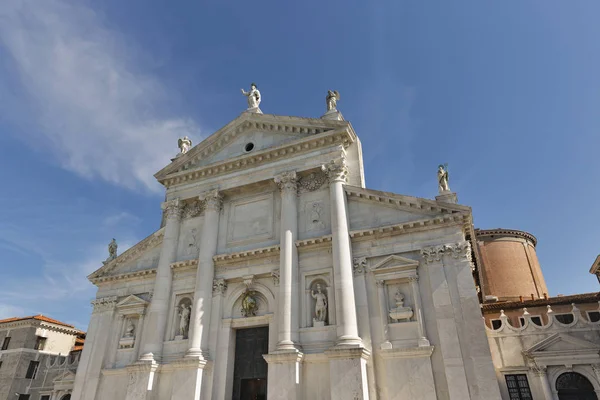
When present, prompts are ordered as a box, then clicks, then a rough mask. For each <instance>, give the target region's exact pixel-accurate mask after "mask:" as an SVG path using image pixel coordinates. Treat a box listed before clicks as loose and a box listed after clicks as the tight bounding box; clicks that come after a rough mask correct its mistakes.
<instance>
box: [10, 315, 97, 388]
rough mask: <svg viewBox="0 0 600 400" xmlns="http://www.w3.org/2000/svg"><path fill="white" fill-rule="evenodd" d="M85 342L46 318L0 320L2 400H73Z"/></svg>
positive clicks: (70, 328)
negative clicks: (76, 375)
mask: <svg viewBox="0 0 600 400" xmlns="http://www.w3.org/2000/svg"><path fill="white" fill-rule="evenodd" d="M84 339H85V333H84V332H81V331H79V330H77V329H75V327H73V326H72V325H68V324H65V323H63V322H60V321H57V320H54V319H51V318H48V317H45V316H43V315H35V316H31V317H22V318H9V319H4V320H0V343H1V344H2V347H0V399H11V400H12V399H15V400H68V399H70V398H71V397H70V396H71V392H72V390H73V385H74V382H75V372H76V370H77V365H78V361H79V356H80V354H81V350H82V349H83V341H84Z"/></svg>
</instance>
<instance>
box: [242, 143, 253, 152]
mask: <svg viewBox="0 0 600 400" xmlns="http://www.w3.org/2000/svg"><path fill="white" fill-rule="evenodd" d="M252 149H254V143H248V144H247V145H246V147H244V150H246V151H252Z"/></svg>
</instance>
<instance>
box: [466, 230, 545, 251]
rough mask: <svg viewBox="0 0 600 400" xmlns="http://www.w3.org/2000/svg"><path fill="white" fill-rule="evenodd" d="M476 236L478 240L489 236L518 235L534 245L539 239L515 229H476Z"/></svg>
mask: <svg viewBox="0 0 600 400" xmlns="http://www.w3.org/2000/svg"><path fill="white" fill-rule="evenodd" d="M475 236H476V237H477V239H478V240H479V239H481V238H484V237H487V236H500V237H517V238H522V239H525V240H527V241H529V242H531V243H532V244H533V247H535V246H536V245H537V239H536V237H535V236H533V235H532V234H531V233H529V232H525V231H518V230H515V229H502V228H498V229H475Z"/></svg>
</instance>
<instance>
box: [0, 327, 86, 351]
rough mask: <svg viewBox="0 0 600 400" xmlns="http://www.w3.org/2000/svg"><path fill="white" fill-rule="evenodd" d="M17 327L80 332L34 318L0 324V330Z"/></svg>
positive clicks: (72, 332)
mask: <svg viewBox="0 0 600 400" xmlns="http://www.w3.org/2000/svg"><path fill="white" fill-rule="evenodd" d="M18 328H43V329H48V330H51V331H54V332H61V333H69V334H72V335H77V334H78V333H80V332H81V331H80V330H79V329H76V328H69V327H67V326H62V325H56V324H52V323H50V322H45V321H38V320H34V319H25V320H19V321H14V322H4V323H2V324H0V330H4V329H18ZM36 352H38V350H36Z"/></svg>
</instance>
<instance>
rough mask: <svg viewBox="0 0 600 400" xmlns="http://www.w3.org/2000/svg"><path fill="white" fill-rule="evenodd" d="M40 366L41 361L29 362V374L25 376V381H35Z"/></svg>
mask: <svg viewBox="0 0 600 400" xmlns="http://www.w3.org/2000/svg"><path fill="white" fill-rule="evenodd" d="M39 365H40V362H39V361H29V368H27V374H26V375H25V379H35V376H36V375H37V370H38V366H39Z"/></svg>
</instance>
